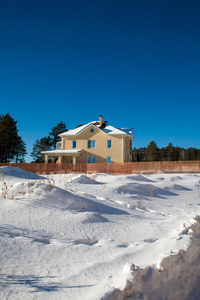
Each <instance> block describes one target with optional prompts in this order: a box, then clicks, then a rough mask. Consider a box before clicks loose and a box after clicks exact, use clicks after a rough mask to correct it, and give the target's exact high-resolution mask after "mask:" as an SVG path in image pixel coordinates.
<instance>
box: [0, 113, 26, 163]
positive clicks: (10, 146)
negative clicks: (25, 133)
mask: <svg viewBox="0 0 200 300" xmlns="http://www.w3.org/2000/svg"><path fill="white" fill-rule="evenodd" d="M16 124H17V121H14V119H13V118H12V117H11V116H10V115H9V114H6V115H5V116H4V115H2V116H0V162H3V163H7V162H11V161H18V160H19V159H23V160H24V156H25V154H26V146H25V143H24V141H23V140H22V138H21V137H20V136H19V135H18V129H17V125H16Z"/></svg>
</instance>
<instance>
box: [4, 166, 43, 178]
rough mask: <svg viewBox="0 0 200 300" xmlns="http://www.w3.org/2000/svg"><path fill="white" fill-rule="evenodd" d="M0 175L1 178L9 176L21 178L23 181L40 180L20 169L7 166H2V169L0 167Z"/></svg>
mask: <svg viewBox="0 0 200 300" xmlns="http://www.w3.org/2000/svg"><path fill="white" fill-rule="evenodd" d="M0 174H1V175H2V176H10V177H17V178H23V179H41V178H42V177H41V176H39V175H37V174H34V173H31V172H28V171H25V170H22V169H21V168H18V167H8V166H4V167H0Z"/></svg>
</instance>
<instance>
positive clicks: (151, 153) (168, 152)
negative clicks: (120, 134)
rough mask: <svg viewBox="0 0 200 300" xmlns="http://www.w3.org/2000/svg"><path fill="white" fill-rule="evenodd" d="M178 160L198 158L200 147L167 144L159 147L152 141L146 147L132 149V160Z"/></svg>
mask: <svg viewBox="0 0 200 300" xmlns="http://www.w3.org/2000/svg"><path fill="white" fill-rule="evenodd" d="M179 160H200V149H197V148H192V147H190V148H187V149H185V148H181V147H177V146H173V144H172V143H169V144H168V146H166V147H162V148H159V147H158V146H157V144H156V142H154V141H152V142H150V143H149V145H148V146H147V147H143V148H134V149H133V151H132V161H135V162H140V161H179Z"/></svg>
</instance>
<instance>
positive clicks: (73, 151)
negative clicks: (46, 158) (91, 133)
mask: <svg viewBox="0 0 200 300" xmlns="http://www.w3.org/2000/svg"><path fill="white" fill-rule="evenodd" d="M81 151H83V150H81V149H76V150H49V151H41V153H43V154H57V155H59V154H78V153H79V152H81Z"/></svg>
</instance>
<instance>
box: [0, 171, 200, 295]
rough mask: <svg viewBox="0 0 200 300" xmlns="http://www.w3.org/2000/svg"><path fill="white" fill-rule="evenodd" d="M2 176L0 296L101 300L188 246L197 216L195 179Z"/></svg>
mask: <svg viewBox="0 0 200 300" xmlns="http://www.w3.org/2000/svg"><path fill="white" fill-rule="evenodd" d="M0 173H1V181H0V189H1V190H2V194H1V195H0V240H1V248H0V260H1V265H0V270H1V277H0V286H1V287H0V298H1V299H8V300H10V299H48V300H50V299H65V300H66V299H81V300H82V299H92V300H95V299H100V298H101V297H103V296H104V295H105V294H106V293H107V292H109V291H111V290H113V289H114V288H115V287H117V288H121V289H123V288H124V287H125V284H126V280H127V279H129V278H131V276H132V275H131V266H132V264H134V265H135V266H136V268H144V267H146V266H149V265H152V264H155V265H156V266H157V267H159V264H160V262H161V260H162V259H163V258H164V257H166V256H169V255H170V254H175V253H177V252H178V251H179V249H186V248H187V247H188V245H189V244H190V234H191V232H190V231H188V230H187V227H189V226H190V225H191V224H192V223H194V217H195V216H196V215H197V214H199V213H200V188H199V185H200V176H199V175H192V174H190V175H189V174H181V175H178V174H177V175H176V174H173V175H169V174H168V175H163V174H162V176H161V175H149V176H143V175H134V174H133V175H128V176H125V175H124V176H112V175H107V174H93V175H90V176H85V175H84V174H82V175H81V174H79V175H78V174H68V175H51V176H46V177H45V178H43V177H40V176H37V175H35V174H31V173H30V174H28V175H29V176H27V173H26V172H25V171H23V170H21V169H18V168H11V167H2V168H0Z"/></svg>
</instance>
